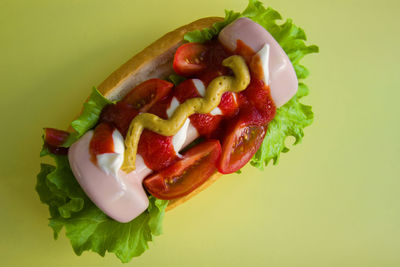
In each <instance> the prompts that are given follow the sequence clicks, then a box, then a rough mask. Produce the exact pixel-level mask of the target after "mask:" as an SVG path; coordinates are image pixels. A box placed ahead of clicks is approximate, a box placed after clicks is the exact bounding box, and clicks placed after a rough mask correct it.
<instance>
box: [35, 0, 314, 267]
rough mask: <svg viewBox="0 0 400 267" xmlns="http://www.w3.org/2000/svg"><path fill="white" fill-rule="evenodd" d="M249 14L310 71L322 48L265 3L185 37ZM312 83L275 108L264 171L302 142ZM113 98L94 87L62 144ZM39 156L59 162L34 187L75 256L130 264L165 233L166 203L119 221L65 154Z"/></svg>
mask: <svg viewBox="0 0 400 267" xmlns="http://www.w3.org/2000/svg"><path fill="white" fill-rule="evenodd" d="M243 16H245V17H248V18H250V19H252V20H254V21H256V22H258V23H259V24H260V25H262V26H263V27H264V28H266V29H267V30H268V31H269V32H270V33H271V34H272V35H273V36H274V38H275V39H276V40H277V41H278V42H279V44H280V45H281V46H282V47H283V49H284V50H285V52H286V53H287V54H288V56H289V58H290V60H291V61H292V63H293V66H294V68H295V71H296V74H297V77H298V79H299V80H301V79H304V78H306V77H307V75H308V70H307V69H306V68H305V67H304V66H302V65H300V63H299V61H300V59H301V58H302V57H303V56H304V55H306V54H309V53H315V52H318V47H316V46H313V45H311V46H307V45H306V44H305V40H306V35H305V33H304V31H303V30H302V29H301V28H299V27H297V26H295V25H294V24H293V23H292V21H291V20H290V19H288V20H287V21H286V22H285V23H283V24H281V25H279V24H277V22H276V21H277V20H280V19H281V16H280V14H279V13H278V12H276V11H275V10H273V9H271V8H264V7H263V5H262V3H261V2H259V1H255V0H250V1H249V5H248V7H247V8H246V9H245V10H244V11H243V12H242V13H239V12H234V11H225V20H224V21H221V22H217V23H215V24H214V25H213V26H212V27H211V28H209V29H204V30H202V31H193V32H190V33H187V34H186V35H185V37H184V39H185V40H186V41H188V42H205V41H207V40H210V39H212V38H213V37H215V36H216V35H217V34H218V33H219V32H220V31H221V29H222V28H223V27H225V26H226V25H228V24H229V23H231V22H232V21H234V20H235V19H237V18H239V17H243ZM181 79H182V77H180V76H177V75H175V76H171V77H170V80H171V81H172V82H174V83H179V82H180V81H181ZM308 91H309V90H308V87H307V86H306V85H305V84H304V83H303V82H301V81H300V82H299V90H298V92H297V94H296V95H295V96H294V97H293V98H292V99H291V100H290V101H289V102H288V103H286V104H285V105H284V106H283V107H281V108H279V109H278V110H277V114H276V116H275V118H274V120H273V121H272V122H271V123H270V124H269V127H268V131H267V135H266V138H265V139H264V142H263V144H262V146H261V148H260V149H259V150H258V152H257V153H256V155H255V156H254V157H253V159H252V161H251V164H252V165H253V166H256V167H258V168H260V169H262V168H263V166H264V165H266V164H268V162H269V161H270V160H273V162H274V164H275V163H277V161H278V158H279V155H280V153H281V152H287V151H288V150H289V149H288V148H287V147H286V146H285V139H286V138H287V137H288V136H293V137H294V138H295V139H296V141H295V144H298V143H300V142H301V140H302V138H303V136H304V132H303V129H304V127H306V126H308V125H310V124H311V123H312V120H313V113H312V111H311V107H309V106H306V105H303V104H302V103H300V102H299V100H300V98H301V97H303V96H306V95H307V94H308ZM110 103H111V102H110V101H109V100H107V99H106V98H105V97H103V96H102V95H101V93H100V92H99V91H97V89H96V88H94V89H93V91H92V94H91V96H90V97H89V99H88V101H87V102H86V103H85V104H84V109H83V112H82V115H81V116H79V118H78V119H76V120H75V121H73V122H72V123H71V126H72V127H73V128H74V129H75V133H73V134H71V136H70V138H69V139H68V140H67V142H66V143H65V144H64V146H65V147H69V146H70V145H71V144H72V143H73V142H75V141H76V140H77V139H78V138H80V137H81V136H82V135H83V134H84V133H86V132H87V131H88V130H89V129H91V128H93V127H94V126H95V125H96V123H97V121H98V119H99V116H100V113H101V110H102V109H103V108H104V106H106V105H107V104H110ZM40 155H41V156H45V155H50V156H51V157H52V158H53V159H54V161H55V166H53V165H49V164H41V170H40V173H39V174H38V175H37V184H36V191H37V193H38V194H39V197H40V200H41V202H43V203H45V204H47V205H48V207H49V212H50V219H49V226H50V227H51V228H52V229H53V232H54V238H55V239H57V238H58V236H59V234H60V232H61V230H62V229H63V228H64V229H65V233H66V236H67V237H68V238H69V239H70V242H71V245H72V247H73V250H74V251H75V253H76V254H77V255H81V254H82V252H83V251H86V250H92V251H94V252H97V253H98V254H100V255H101V256H104V255H105V253H106V252H107V251H108V252H112V253H115V254H116V256H117V257H118V258H119V259H120V260H121V261H122V262H129V261H130V260H131V259H132V258H133V257H136V256H139V255H141V254H142V253H143V252H144V251H145V250H146V249H148V242H149V241H152V240H153V238H154V236H157V235H160V234H161V232H162V220H163V217H164V213H165V208H166V206H167V205H168V201H164V200H160V199H156V198H154V197H151V196H150V197H149V208H148V209H147V210H146V211H145V212H144V213H143V214H141V215H140V216H139V217H137V218H135V219H134V220H132V221H131V222H129V223H119V222H116V221H114V220H113V219H111V218H109V217H108V216H107V215H105V214H104V213H103V212H102V211H101V210H100V209H99V208H97V207H96V205H94V204H93V202H91V200H90V199H89V198H88V197H87V196H86V194H85V193H84V192H83V190H82V189H81V187H80V186H79V184H78V182H77V181H76V179H75V177H74V176H73V174H72V171H71V168H70V166H69V162H68V159H67V157H66V156H62V155H53V154H50V153H49V152H48V150H47V149H46V147H45V146H44V147H43V149H42V151H41V154H40Z"/></svg>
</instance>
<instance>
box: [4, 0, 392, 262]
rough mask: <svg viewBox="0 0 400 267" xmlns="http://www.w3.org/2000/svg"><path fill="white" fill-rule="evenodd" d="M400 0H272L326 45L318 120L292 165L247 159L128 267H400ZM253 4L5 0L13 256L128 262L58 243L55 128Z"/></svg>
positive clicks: (8, 256)
mask: <svg viewBox="0 0 400 267" xmlns="http://www.w3.org/2000/svg"><path fill="white" fill-rule="evenodd" d="M398 3H399V2H398V1H396V0H393V1H387V0H382V1H362V0H350V1H345V0H341V1H327V0H324V1H317V0H303V1H284V0H270V1H268V4H269V5H271V6H272V7H273V8H275V9H277V10H278V11H279V12H280V13H281V14H282V15H283V17H284V18H287V17H290V18H293V20H294V21H295V23H296V24H297V25H300V26H301V27H303V28H304V29H305V30H306V33H307V35H308V39H309V40H310V44H314V43H315V44H318V45H319V46H320V49H321V52H320V54H318V55H310V56H307V57H306V59H305V60H304V61H303V63H304V64H305V65H306V66H307V67H308V68H309V70H310V71H311V75H310V77H309V79H308V80H307V81H306V83H307V84H308V85H309V87H310V89H311V94H310V96H309V97H307V98H306V100H305V102H306V103H307V104H311V105H312V106H313V110H314V112H315V122H314V124H313V125H312V126H311V127H309V128H306V130H305V134H306V136H305V138H304V141H303V143H302V144H301V145H299V146H296V147H294V148H293V149H292V151H290V153H288V154H284V155H282V157H281V159H280V163H279V165H278V166H269V167H268V168H267V169H266V170H265V171H264V172H259V171H258V170H256V169H253V168H251V167H246V168H245V169H244V171H243V173H242V174H241V175H236V174H235V175H230V176H226V177H224V178H223V179H221V180H220V181H218V182H217V183H216V184H215V185H214V186H212V187H211V188H209V189H208V190H206V191H205V192H203V193H202V194H201V195H199V196H198V197H196V198H195V199H193V200H192V201H190V202H189V203H188V204H186V205H183V206H181V207H179V208H177V209H176V210H174V211H172V212H170V213H168V214H167V216H166V218H165V221H164V234H163V235H162V236H160V237H158V238H156V239H155V242H154V243H152V244H150V247H151V249H150V250H148V251H147V252H145V254H143V255H142V256H141V257H140V258H137V259H134V260H133V261H132V262H131V263H129V264H127V266H400V254H399V251H400V204H399V196H400V180H399V177H400V167H399V166H400V163H399V160H400V142H399V137H400V136H399V132H400V126H399V125H400V119H399V115H400V112H399V108H398V105H399V104H398V103H399V97H400V93H399V92H400V82H399V76H400V75H399V71H400V64H399V62H400V56H399V54H400V53H399V51H398V48H399V42H400V37H399V26H400V19H398V11H399V10H400V4H398ZM246 6H247V2H246V1H244V0H243V1H239V0H235V1H228V0H224V1H221V0H219V1H215V0H202V1H187V0H186V1H175V0H170V1H155V0H146V1H140V2H139V1H127V0H113V1H92V0H91V1H89V0H86V1H77V0H70V1H50V0H49V1H44V0H38V1H28V0H25V1H18V0H2V1H0V54H1V58H0V75H1V77H0V82H1V86H0V88H1V89H0V90H1V97H2V98H1V104H0V116H1V117H0V118H1V130H0V132H1V138H0V142H1V146H0V147H1V148H2V149H1V153H0V164H1V174H0V175H1V179H0V251H1V252H0V255H1V257H0V265H2V266H32V267H33V266H56V265H57V266H119V265H121V263H120V262H119V261H118V260H117V259H116V257H115V256H114V255H111V254H110V255H107V256H106V257H105V258H101V257H100V256H98V255H97V254H94V253H91V252H85V253H84V254H83V255H82V256H81V257H77V256H75V255H74V253H73V251H72V248H71V247H70V245H69V241H68V239H67V238H66V237H65V236H64V234H62V236H61V238H60V239H59V240H58V241H54V240H53V237H52V231H51V229H50V228H49V227H48V226H47V217H48V211H47V207H46V206H45V205H42V204H41V203H40V202H39V198H38V196H37V194H36V192H35V191H34V185H35V182H36V178H35V176H36V174H37V172H38V170H39V162H40V159H39V157H38V153H39V150H40V147H41V134H42V132H41V131H42V130H41V129H42V127H58V128H66V126H67V125H68V123H69V122H70V120H71V119H72V118H73V117H74V116H75V115H76V114H77V112H78V111H79V109H80V106H81V104H82V102H83V101H84V99H85V98H86V96H87V95H88V94H89V92H90V88H91V87H92V86H93V85H97V84H99V83H100V82H101V81H102V80H103V79H104V78H105V77H106V76H107V75H108V74H109V73H110V72H112V71H113V70H114V69H116V68H117V67H118V66H119V65H120V64H122V63H123V62H124V61H125V60H127V59H128V58H129V57H130V56H132V55H133V54H135V53H136V52H138V51H139V50H141V49H142V48H143V47H144V46H146V45H147V44H149V43H150V42H152V41H154V40H155V39H156V38H157V37H159V36H160V35H161V34H163V33H165V32H167V31H169V30H172V29H174V28H176V27H177V26H180V25H182V24H185V23H188V22H190V21H192V20H194V19H196V18H201V17H205V16H211V15H219V16H223V15H224V9H233V10H236V11H241V10H243V9H244V8H245V7H246Z"/></svg>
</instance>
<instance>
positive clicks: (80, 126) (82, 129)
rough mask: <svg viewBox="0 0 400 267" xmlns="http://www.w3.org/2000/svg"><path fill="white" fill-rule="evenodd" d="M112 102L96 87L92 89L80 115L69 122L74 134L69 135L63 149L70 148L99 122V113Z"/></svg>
mask: <svg viewBox="0 0 400 267" xmlns="http://www.w3.org/2000/svg"><path fill="white" fill-rule="evenodd" d="M112 103H113V102H112V101H110V100H108V99H107V98H105V97H104V96H103V95H102V94H101V93H100V92H99V91H98V90H97V88H96V87H93V90H92V93H91V94H90V96H89V99H88V100H87V101H86V102H85V104H83V111H82V113H81V115H80V116H79V117H78V118H77V119H76V120H74V121H73V122H71V126H72V128H73V129H74V130H75V132H74V133H72V134H70V136H69V138H68V140H67V141H66V142H65V143H64V145H63V146H64V147H70V146H71V145H72V144H73V143H74V142H76V141H77V140H78V139H79V138H80V137H81V136H82V135H83V134H85V133H86V132H87V131H89V130H90V129H92V128H93V127H94V126H95V125H96V123H97V121H98V120H99V117H100V113H101V111H102V110H103V108H104V107H105V106H106V105H108V104H112Z"/></svg>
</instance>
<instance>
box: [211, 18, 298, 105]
mask: <svg viewBox="0 0 400 267" xmlns="http://www.w3.org/2000/svg"><path fill="white" fill-rule="evenodd" d="M218 39H219V41H220V42H221V44H222V45H224V46H225V47H226V48H227V49H229V50H231V51H235V49H236V43H237V40H242V42H244V43H245V44H246V45H247V46H249V47H250V48H251V49H253V51H254V52H258V51H259V50H260V49H261V48H262V47H263V46H264V45H265V44H268V45H269V46H270V54H269V86H270V89H271V96H272V99H273V100H274V102H275V105H276V106H277V107H280V106H282V105H284V104H285V103H286V102H288V101H289V100H290V99H291V98H292V97H293V96H294V95H295V94H296V92H297V87H298V80H297V76H296V72H295V71H294V68H293V65H292V63H291V62H290V59H289V58H288V56H287V55H286V53H285V51H283V49H282V47H281V46H280V45H279V44H278V42H277V41H276V40H275V39H274V37H272V35H271V34H270V33H269V32H268V31H267V30H265V29H264V28H263V27H262V26H261V25H259V24H257V23H255V22H254V21H252V20H251V19H248V18H239V19H237V20H235V21H234V22H232V23H231V24H229V25H228V26H226V27H225V28H224V29H222V31H221V32H220V33H219V36H218Z"/></svg>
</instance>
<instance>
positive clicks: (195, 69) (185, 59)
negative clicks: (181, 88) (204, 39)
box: [172, 43, 208, 77]
mask: <svg viewBox="0 0 400 267" xmlns="http://www.w3.org/2000/svg"><path fill="white" fill-rule="evenodd" d="M207 50H208V48H207V46H206V45H203V44H200V43H187V44H183V45H181V46H180V47H178V49H177V50H176V52H175V56H174V62H173V64H172V67H173V68H174V71H175V72H176V73H177V74H179V75H182V76H185V77H190V76H193V75H194V74H198V73H200V72H202V71H203V70H205V69H206V68H207V64H206V63H205V56H206V53H207Z"/></svg>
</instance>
